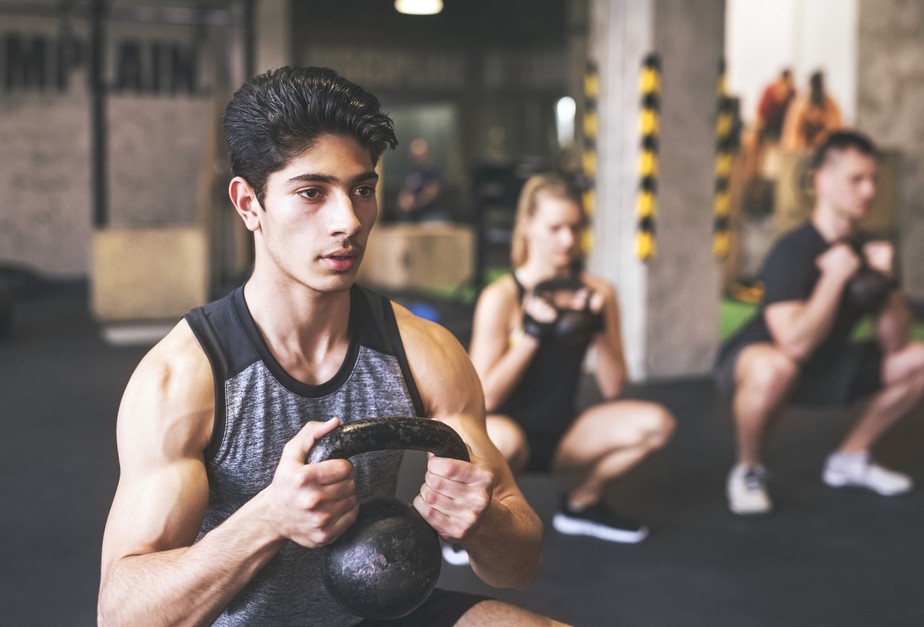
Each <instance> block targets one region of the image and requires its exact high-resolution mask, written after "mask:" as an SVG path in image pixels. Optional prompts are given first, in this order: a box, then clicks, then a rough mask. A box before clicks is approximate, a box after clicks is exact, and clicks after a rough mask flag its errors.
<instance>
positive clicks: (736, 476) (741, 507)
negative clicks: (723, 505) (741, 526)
mask: <svg viewBox="0 0 924 627" xmlns="http://www.w3.org/2000/svg"><path fill="white" fill-rule="evenodd" d="M766 481H767V471H766V470H765V469H764V467H763V466H757V467H755V468H748V467H747V466H735V467H734V468H732V469H731V472H730V473H728V481H727V482H726V484H725V494H726V496H727V497H728V508H729V509H730V510H731V511H732V513H733V514H738V515H739V516H759V515H762V514H769V513H770V511H771V510H772V509H773V505H772V504H771V502H770V497H769V496H767V487H766Z"/></svg>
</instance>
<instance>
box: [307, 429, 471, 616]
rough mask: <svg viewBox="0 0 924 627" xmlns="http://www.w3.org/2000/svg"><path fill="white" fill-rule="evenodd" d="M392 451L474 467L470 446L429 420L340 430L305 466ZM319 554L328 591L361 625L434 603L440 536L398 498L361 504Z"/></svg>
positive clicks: (316, 447) (313, 452)
mask: <svg viewBox="0 0 924 627" xmlns="http://www.w3.org/2000/svg"><path fill="white" fill-rule="evenodd" d="M394 449H413V450H418V451H429V452H431V453H433V454H434V455H437V456H439V457H451V458H454V459H461V460H464V461H469V456H468V449H467V448H466V446H465V442H463V441H462V438H460V437H459V434H457V433H456V432H455V431H453V430H452V428H451V427H449V426H447V425H445V424H443V423H441V422H438V421H436V420H429V419H426V418H404V417H391V418H370V419H367V420H361V421H358V422H352V423H349V424H345V425H341V426H339V427H337V428H336V429H334V430H333V431H331V432H330V433H328V434H327V435H325V436H323V437H322V438H320V439H319V440H318V441H317V442H316V443H315V445H314V447H312V449H311V452H310V453H309V455H308V459H307V463H309V464H316V463H318V462H322V461H325V460H328V459H346V458H349V457H352V456H354V455H358V454H360V453H368V452H370V451H381V450H394ZM321 551H323V561H322V566H321V577H322V580H323V581H324V585H325V587H326V588H327V591H328V592H329V593H330V595H331V597H333V598H334V600H335V601H337V603H339V604H340V605H341V606H342V607H343V608H344V609H346V610H347V611H349V612H350V613H352V614H355V615H357V616H362V617H363V618H378V619H393V618H400V617H402V616H406V615H407V614H410V613H411V612H413V611H414V610H415V609H417V608H418V607H419V606H420V605H421V604H422V603H423V602H424V601H426V600H427V597H429V596H430V593H431V592H432V591H433V588H434V587H435V586H436V582H437V580H438V579H439V576H440V567H441V565H442V558H441V556H440V541H439V536H438V535H437V533H436V531H434V530H433V528H432V527H430V525H429V524H428V523H427V521H425V520H424V519H423V517H422V516H421V515H420V514H418V513H417V510H415V509H414V508H413V507H411V506H410V505H408V504H407V503H404V502H403V501H400V500H398V499H396V498H377V499H371V500H369V501H365V502H363V503H361V504H360V506H359V514H358V516H357V518H356V521H355V522H354V523H353V524H352V525H350V527H349V529H347V530H346V531H345V532H344V533H343V534H342V535H341V536H340V537H339V538H337V539H336V540H335V541H334V542H332V543H331V544H328V545H327V546H325V547H323V548H322V549H321Z"/></svg>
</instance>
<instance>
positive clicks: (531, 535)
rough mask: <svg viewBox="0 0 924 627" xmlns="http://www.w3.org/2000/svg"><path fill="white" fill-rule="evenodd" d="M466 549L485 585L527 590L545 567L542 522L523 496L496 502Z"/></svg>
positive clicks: (467, 540) (465, 543)
mask: <svg viewBox="0 0 924 627" xmlns="http://www.w3.org/2000/svg"><path fill="white" fill-rule="evenodd" d="M464 546H465V549H466V550H467V551H468V554H469V557H470V559H471V564H472V570H474V571H475V574H477V575H478V577H479V578H481V580H482V581H484V582H485V583H487V584H489V585H491V586H494V587H496V588H525V587H526V586H528V585H529V584H530V583H532V582H533V580H534V579H535V578H536V576H537V575H538V574H539V569H540V567H541V566H542V552H541V551H542V522H541V521H540V520H539V518H538V516H536V514H535V512H533V510H532V509H531V508H530V507H529V505H528V504H527V503H526V501H525V500H524V499H523V497H522V496H519V495H517V496H510V497H507V498H504V499H501V500H494V501H492V503H491V505H490V507H489V508H488V510H487V511H486V512H485V515H484V517H483V518H482V519H481V521H480V522H479V524H478V527H477V528H476V529H475V532H474V533H473V534H472V535H471V536H470V537H469V538H467V539H466V541H465V542H464Z"/></svg>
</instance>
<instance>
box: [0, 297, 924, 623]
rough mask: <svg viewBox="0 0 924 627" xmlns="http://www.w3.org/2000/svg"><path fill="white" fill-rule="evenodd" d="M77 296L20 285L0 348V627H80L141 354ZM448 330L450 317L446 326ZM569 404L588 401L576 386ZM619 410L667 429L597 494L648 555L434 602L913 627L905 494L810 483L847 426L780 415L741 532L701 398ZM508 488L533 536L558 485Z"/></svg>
mask: <svg viewBox="0 0 924 627" xmlns="http://www.w3.org/2000/svg"><path fill="white" fill-rule="evenodd" d="M86 295H87V287H86V285H85V284H80V283H76V284H54V285H48V284H30V285H25V286H20V289H18V290H17V300H16V309H15V319H14V325H13V332H12V334H11V335H10V336H9V337H6V338H4V339H0V393H2V395H0V398H2V408H3V409H2V412H0V427H2V432H3V433H4V436H3V437H2V438H0V494H2V496H3V501H4V502H5V503H7V505H6V506H5V507H4V508H3V514H2V516H0V538H2V539H3V546H2V556H3V561H2V565H3V566H2V570H0V572H2V573H3V575H2V586H0V617H2V618H0V622H2V623H3V624H7V625H69V626H71V625H72V626H79V625H94V624H95V622H96V610H95V606H96V594H97V586H98V577H99V574H98V571H99V550H100V540H101V537H102V532H103V525H104V522H105V518H106V514H107V511H108V508H109V503H110V500H111V498H112V494H113V491H114V489H115V484H116V481H117V476H118V463H117V459H116V452H115V437H114V427H115V416H116V409H117V407H118V403H119V398H120V396H121V393H122V389H123V388H124V386H125V384H126V382H127V381H128V378H129V376H130V374H131V372H132V370H133V369H134V367H135V365H136V364H137V362H138V361H139V360H140V359H141V357H142V355H143V354H144V352H145V351H146V350H147V349H146V348H145V347H114V346H111V345H109V344H107V343H105V342H104V341H103V340H101V339H100V329H99V327H98V326H97V325H96V324H95V323H94V322H93V320H92V319H91V318H90V316H89V315H88V313H87V311H88V307H87V297H86ZM437 309H438V308H437ZM463 318H464V316H463V315H462V312H456V316H455V319H454V320H452V318H451V316H450V317H448V318H447V326H449V325H450V322H451V321H452V322H454V323H457V324H461V325H464V322H463ZM450 328H451V329H452V328H453V327H452V326H450ZM464 332H465V329H464V326H462V327H460V333H463V334H464ZM582 394H583V398H584V399H585V400H587V401H591V400H593V399H594V398H595V393H594V391H593V388H592V386H590V385H587V386H585V390H584V391H583V393H582ZM628 394H630V395H631V396H634V397H639V398H647V399H652V400H657V401H659V402H661V403H664V404H665V405H667V406H668V407H669V408H670V409H671V410H672V411H673V412H674V414H675V415H676V417H677V421H678V429H677V432H676V434H675V437H674V439H673V441H672V442H671V444H670V445H669V446H668V447H667V448H666V449H665V450H663V451H662V452H661V453H660V454H658V455H657V456H656V457H654V458H652V459H650V460H649V461H647V462H646V463H645V464H644V465H642V466H641V467H639V468H638V469H636V470H635V471H634V472H633V473H631V474H630V475H629V476H628V477H626V478H625V479H624V480H623V481H621V482H620V483H619V484H617V485H615V486H613V488H612V489H611V491H610V492H609V493H608V500H609V502H610V503H611V504H612V505H614V506H615V507H617V508H620V509H622V510H623V511H625V512H626V513H627V514H630V515H632V516H635V517H637V518H639V519H641V520H643V521H645V522H647V523H648V524H649V525H650V527H651V530H652V532H651V536H650V537H649V539H648V540H647V541H645V542H644V543H642V544H639V545H631V546H626V545H617V544H608V543H604V542H600V541H596V540H591V539H586V538H576V537H567V536H562V535H559V534H557V533H556V532H554V531H552V530H551V529H550V528H548V529H547V533H546V536H545V566H544V569H543V571H542V573H541V574H540V576H539V578H538V580H537V581H536V582H535V583H534V584H533V585H532V586H531V587H530V588H529V589H528V590H522V591H506V590H504V591H492V590H490V589H488V588H487V586H485V585H483V584H481V583H480V582H479V581H478V579H477V578H476V577H475V576H474V574H473V573H472V572H471V570H470V569H469V568H467V567H457V566H450V565H448V564H444V566H443V572H442V577H441V580H440V585H441V586H443V587H447V588H456V589H462V590H470V591H477V592H482V593H487V594H492V595H494V596H496V597H497V598H500V599H503V600H506V601H510V602H513V603H517V604H520V605H522V606H524V607H527V608H529V609H531V610H534V611H536V612H540V613H545V614H548V615H550V616H552V617H555V618H557V619H559V620H562V621H566V622H569V623H572V624H576V625H606V626H608V625H638V626H671V627H682V626H688V625H689V626H710V627H717V626H736V627H737V626H749V627H762V626H768V627H769V626H778V625H787V626H802V625H804V626H812V627H817V626H827V625H831V626H833V625H837V626H839V627H848V626H857V627H859V626H863V627H867V626H870V625H876V626H884V625H890V626H891V625H894V626H898V625H902V626H904V625H908V626H911V625H922V624H924V596H922V595H921V594H920V582H921V581H922V580H924V562H922V560H921V557H920V556H921V555H924V535H922V533H921V529H924V499H922V495H921V492H920V491H918V492H915V493H912V494H911V495H910V496H906V497H900V498H894V499H888V498H883V497H878V496H876V495H872V494H867V493H861V492H855V491H846V490H845V491H840V490H832V489H830V488H827V487H825V486H824V485H823V484H822V483H821V480H820V478H819V474H820V472H821V465H822V462H823V459H824V456H825V455H826V453H827V452H828V451H829V450H830V449H831V448H832V447H833V446H834V445H835V444H836V443H837V441H838V439H839V437H840V436H841V435H842V434H843V433H844V432H845V430H846V429H847V427H848V426H849V424H850V418H851V414H850V413H849V412H839V411H826V412H818V411H815V412H807V411H803V410H797V409H793V410H790V411H788V412H787V413H786V414H785V415H784V417H783V418H784V419H783V420H782V421H781V422H780V424H779V426H778V428H777V431H776V432H775V434H774V437H773V438H772V440H771V441H770V444H769V448H768V451H767V462H768V466H769V468H770V470H771V490H772V494H773V496H774V497H775V502H776V505H777V509H776V512H775V513H774V514H773V515H772V516H771V517H769V518H766V519H760V520H742V519H739V518H736V517H734V516H732V515H731V514H729V513H728V512H727V510H726V508H725V502H724V496H723V484H724V479H725V474H726V472H727V470H728V468H729V465H730V464H731V462H732V456H733V449H732V431H731V425H730V421H729V415H728V408H727V405H726V404H725V403H724V402H723V401H721V400H720V399H718V398H717V397H716V395H715V393H714V391H713V388H712V384H711V382H710V381H709V380H708V379H695V380H682V381H672V382H666V383H658V384H652V385H644V386H633V387H632V388H631V389H630V390H628ZM922 418H924V407H918V408H916V409H915V411H914V412H913V415H912V416H911V417H910V418H909V419H908V420H906V421H904V422H903V423H902V424H900V425H898V426H897V427H896V428H895V429H894V430H893V431H892V432H891V433H890V434H889V435H888V436H887V437H886V438H885V439H884V440H883V441H882V442H881V444H880V446H879V447H878V448H877V450H876V454H877V456H878V457H879V458H880V459H881V460H882V461H884V462H886V463H887V464H889V465H891V466H894V467H896V468H898V469H900V470H902V471H904V472H908V473H910V474H911V475H912V476H914V478H915V479H916V480H917V482H918V483H919V485H920V484H922V483H924V456H922V451H924V420H922ZM415 455H416V454H415ZM409 457H410V458H409V463H408V464H407V468H406V469H405V470H404V471H403V472H402V480H401V483H402V490H406V489H407V488H408V486H410V485H412V484H413V482H414V481H416V480H419V476H420V475H419V472H420V468H419V465H420V463H421V461H422V460H421V459H420V458H419V457H415V456H414V455H411V456H409ZM415 465H416V466H417V468H415ZM520 484H521V487H522V488H523V491H524V492H525V494H526V496H527V498H528V499H529V500H530V502H531V503H532V504H533V506H534V508H535V509H536V511H537V512H538V513H539V515H540V516H541V517H542V519H543V521H544V522H546V524H547V527H548V523H549V521H550V519H551V516H552V513H553V512H554V510H555V507H556V504H557V502H558V498H559V494H560V492H561V491H562V490H563V488H564V486H565V483H564V479H563V478H561V477H552V476H547V475H523V476H521V477H520Z"/></svg>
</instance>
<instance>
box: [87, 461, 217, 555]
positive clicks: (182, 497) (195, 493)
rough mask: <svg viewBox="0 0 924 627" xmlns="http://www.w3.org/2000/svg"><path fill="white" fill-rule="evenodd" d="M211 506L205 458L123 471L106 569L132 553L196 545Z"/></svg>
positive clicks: (109, 523)
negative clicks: (207, 510) (209, 503)
mask: <svg viewBox="0 0 924 627" xmlns="http://www.w3.org/2000/svg"><path fill="white" fill-rule="evenodd" d="M207 505H208V480H207V478H206V473H205V467H204V465H203V463H202V462H201V460H195V459H182V460H175V461H173V462H170V463H168V464H164V465H162V466H158V467H153V468H146V469H143V470H142V469H138V471H128V472H123V474H122V477H121V479H120V480H119V487H118V488H117V490H116V496H115V498H114V499H113V503H112V509H111V510H110V513H109V520H108V521H107V523H106V534H105V538H104V543H103V568H104V570H105V569H106V568H107V565H111V562H113V561H115V560H118V559H120V558H123V557H128V556H132V555H144V554H147V553H154V552H158V551H166V550H170V549H176V548H181V547H186V546H190V545H191V544H192V543H193V542H194V541H195V539H196V536H197V535H198V532H199V528H200V527H201V525H202V520H203V517H204V515H205V509H206V506H207Z"/></svg>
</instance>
